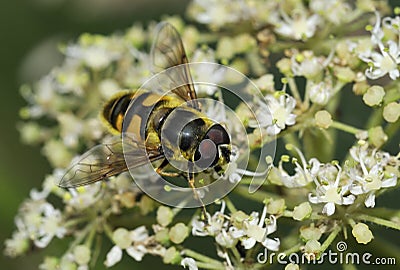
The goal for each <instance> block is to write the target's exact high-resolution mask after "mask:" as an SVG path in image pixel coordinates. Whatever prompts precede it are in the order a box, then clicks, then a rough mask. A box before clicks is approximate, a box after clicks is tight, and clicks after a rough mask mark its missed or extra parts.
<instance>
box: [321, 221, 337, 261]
mask: <svg viewBox="0 0 400 270" xmlns="http://www.w3.org/2000/svg"><path fill="white" fill-rule="evenodd" d="M341 230H342V227H341V226H336V227H335V228H334V229H333V231H332V232H331V233H330V234H329V236H328V238H326V240H325V242H324V243H322V245H321V250H320V253H319V254H322V253H324V252H325V250H326V249H327V248H328V247H329V246H330V245H331V244H332V242H333V240H335V238H336V236H337V235H338V234H339V232H340V231H341Z"/></svg>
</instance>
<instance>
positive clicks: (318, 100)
mask: <svg viewBox="0 0 400 270" xmlns="http://www.w3.org/2000/svg"><path fill="white" fill-rule="evenodd" d="M332 90H333V89H332V85H331V84H330V83H326V82H319V83H312V85H311V87H310V91H309V96H310V100H311V101H312V102H313V103H315V104H319V105H326V104H327V103H328V101H329V99H330V97H331V96H332V94H333V92H332Z"/></svg>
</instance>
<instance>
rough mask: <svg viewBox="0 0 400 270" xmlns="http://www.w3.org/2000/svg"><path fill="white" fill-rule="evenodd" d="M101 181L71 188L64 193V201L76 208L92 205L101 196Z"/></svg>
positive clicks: (80, 208)
mask: <svg viewBox="0 0 400 270" xmlns="http://www.w3.org/2000/svg"><path fill="white" fill-rule="evenodd" d="M101 186H102V183H101V182H97V183H94V184H93V185H88V186H84V187H78V188H76V189H75V188H71V189H69V193H67V194H65V195H64V202H65V203H66V204H68V205H70V206H72V207H73V208H75V209H77V210H84V209H87V208H88V207H90V206H92V205H93V204H94V203H96V202H97V201H98V200H99V199H101V197H102V196H103V192H102V191H103V190H102V188H101Z"/></svg>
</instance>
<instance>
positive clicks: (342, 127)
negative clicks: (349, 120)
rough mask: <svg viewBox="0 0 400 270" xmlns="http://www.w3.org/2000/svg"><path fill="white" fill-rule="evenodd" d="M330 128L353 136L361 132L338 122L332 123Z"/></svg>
mask: <svg viewBox="0 0 400 270" xmlns="http://www.w3.org/2000/svg"><path fill="white" fill-rule="evenodd" d="M331 127H333V128H336V129H338V130H342V131H344V132H347V133H351V134H354V135H356V134H357V133H360V132H361V131H362V130H361V129H358V128H355V127H352V126H350V125H347V124H344V123H340V122H338V121H333V122H332V124H331Z"/></svg>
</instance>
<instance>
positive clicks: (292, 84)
mask: <svg viewBox="0 0 400 270" xmlns="http://www.w3.org/2000/svg"><path fill="white" fill-rule="evenodd" d="M286 79H287V82H288V84H289V87H290V92H292V94H293V97H294V98H295V99H296V100H297V101H298V102H299V103H301V102H302V101H301V97H300V93H299V90H298V89H297V85H296V82H295V80H294V78H289V77H286Z"/></svg>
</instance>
